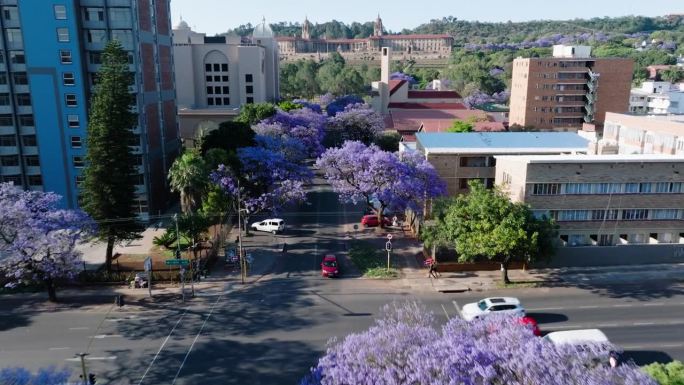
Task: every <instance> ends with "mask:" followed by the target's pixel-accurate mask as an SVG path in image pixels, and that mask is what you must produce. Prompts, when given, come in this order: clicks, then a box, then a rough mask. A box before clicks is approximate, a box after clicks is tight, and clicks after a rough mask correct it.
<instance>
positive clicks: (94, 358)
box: [64, 356, 116, 362]
mask: <svg viewBox="0 0 684 385" xmlns="http://www.w3.org/2000/svg"><path fill="white" fill-rule="evenodd" d="M85 359H86V361H105V360H115V359H116V356H106V357H86V358H85ZM64 361H75V362H80V361H81V359H80V358H79V357H74V358H67V359H65V360H64Z"/></svg>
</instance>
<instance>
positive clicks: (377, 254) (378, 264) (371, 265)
mask: <svg viewBox="0 0 684 385" xmlns="http://www.w3.org/2000/svg"><path fill="white" fill-rule="evenodd" d="M349 258H351V260H352V262H353V263H354V265H356V267H357V268H358V269H359V271H361V274H363V276H364V277H367V278H374V279H394V278H399V271H398V270H397V269H395V268H391V267H390V269H389V270H387V255H385V253H384V252H383V251H382V250H379V249H377V248H375V247H373V246H372V245H371V244H370V243H368V242H363V241H355V242H354V243H352V246H351V248H350V249H349Z"/></svg>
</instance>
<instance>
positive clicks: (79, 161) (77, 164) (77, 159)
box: [72, 156, 85, 168]
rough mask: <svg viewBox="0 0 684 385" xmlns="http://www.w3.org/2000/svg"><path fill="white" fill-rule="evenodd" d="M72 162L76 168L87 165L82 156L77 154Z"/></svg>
mask: <svg viewBox="0 0 684 385" xmlns="http://www.w3.org/2000/svg"><path fill="white" fill-rule="evenodd" d="M72 163H73V165H74V168H83V167H85V161H84V160H83V157H82V156H75V157H73V159H72Z"/></svg>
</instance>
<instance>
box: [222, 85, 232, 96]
mask: <svg viewBox="0 0 684 385" xmlns="http://www.w3.org/2000/svg"><path fill="white" fill-rule="evenodd" d="M222 91H223V94H224V95H228V94H229V93H230V87H228V86H223V88H222Z"/></svg>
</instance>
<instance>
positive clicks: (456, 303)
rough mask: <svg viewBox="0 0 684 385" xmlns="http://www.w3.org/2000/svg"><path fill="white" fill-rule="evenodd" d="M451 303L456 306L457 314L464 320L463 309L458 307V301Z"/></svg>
mask: <svg viewBox="0 0 684 385" xmlns="http://www.w3.org/2000/svg"><path fill="white" fill-rule="evenodd" d="M451 303H453V304H454V307H455V308H456V312H457V313H458V316H459V317H460V318H463V314H461V308H459V307H458V302H456V301H451Z"/></svg>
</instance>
